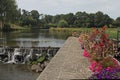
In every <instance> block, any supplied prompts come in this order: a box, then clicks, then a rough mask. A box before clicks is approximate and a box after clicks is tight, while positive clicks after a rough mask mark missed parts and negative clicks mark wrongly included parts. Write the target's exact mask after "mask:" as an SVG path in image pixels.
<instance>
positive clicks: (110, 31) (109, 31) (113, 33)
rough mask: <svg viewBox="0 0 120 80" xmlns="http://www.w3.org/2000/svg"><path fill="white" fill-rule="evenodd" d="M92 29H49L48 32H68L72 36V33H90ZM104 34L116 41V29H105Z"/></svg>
mask: <svg viewBox="0 0 120 80" xmlns="http://www.w3.org/2000/svg"><path fill="white" fill-rule="evenodd" d="M91 30H93V28H50V31H56V32H68V33H69V34H72V33H73V32H77V33H79V34H80V33H81V32H88V33H89V32H90V31H91ZM106 33H107V34H109V37H110V38H114V39H116V37H117V28H107V30H106Z"/></svg>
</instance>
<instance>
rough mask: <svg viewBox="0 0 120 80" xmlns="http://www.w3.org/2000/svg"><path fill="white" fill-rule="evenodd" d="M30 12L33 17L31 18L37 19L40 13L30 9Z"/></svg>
mask: <svg viewBox="0 0 120 80" xmlns="http://www.w3.org/2000/svg"><path fill="white" fill-rule="evenodd" d="M30 14H31V16H32V17H33V19H35V20H39V16H40V14H39V12H38V11H37V10H32V11H31V12H30Z"/></svg>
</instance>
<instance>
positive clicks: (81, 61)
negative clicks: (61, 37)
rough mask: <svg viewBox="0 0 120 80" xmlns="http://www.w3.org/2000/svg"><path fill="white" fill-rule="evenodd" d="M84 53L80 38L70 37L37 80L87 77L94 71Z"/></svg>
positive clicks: (77, 79) (73, 79) (67, 79)
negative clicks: (91, 69)
mask: <svg viewBox="0 0 120 80" xmlns="http://www.w3.org/2000/svg"><path fill="white" fill-rule="evenodd" d="M82 53H83V50H82V49H81V46H80V44H79V42H78V38H75V37H69V38H68V39H67V40H66V42H65V43H64V45H63V47H61V48H60V50H59V51H58V52H57V54H56V55H55V56H54V57H53V59H52V60H51V62H50V63H49V64H48V66H47V67H46V68H45V69H44V71H43V72H42V73H41V74H40V76H39V77H38V78H37V80H80V79H87V78H88V77H89V76H90V75H91V74H92V72H91V71H90V70H89V68H88V66H89V62H88V59H87V58H85V57H84V56H82Z"/></svg>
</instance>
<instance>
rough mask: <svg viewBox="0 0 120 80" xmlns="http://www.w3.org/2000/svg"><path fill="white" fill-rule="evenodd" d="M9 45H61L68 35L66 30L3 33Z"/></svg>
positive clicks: (2, 35)
mask: <svg viewBox="0 0 120 80" xmlns="http://www.w3.org/2000/svg"><path fill="white" fill-rule="evenodd" d="M1 37H2V38H5V39H6V43H5V44H6V45H7V46H24V47H28V46H29V47H48V46H51V47H61V46H62V44H63V43H64V41H65V40H66V39H67V37H68V35H66V34H65V33H64V32H52V31H49V30H24V31H14V32H7V33H2V32H1Z"/></svg>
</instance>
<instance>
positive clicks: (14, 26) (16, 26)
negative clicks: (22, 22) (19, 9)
mask: <svg viewBox="0 0 120 80" xmlns="http://www.w3.org/2000/svg"><path fill="white" fill-rule="evenodd" d="M10 26H11V29H13V30H23V29H29V28H25V27H21V26H19V25H15V24H10Z"/></svg>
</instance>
